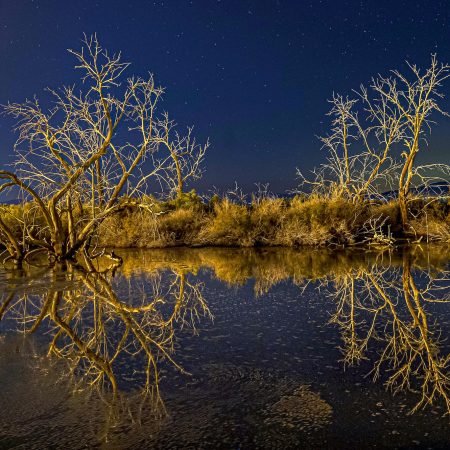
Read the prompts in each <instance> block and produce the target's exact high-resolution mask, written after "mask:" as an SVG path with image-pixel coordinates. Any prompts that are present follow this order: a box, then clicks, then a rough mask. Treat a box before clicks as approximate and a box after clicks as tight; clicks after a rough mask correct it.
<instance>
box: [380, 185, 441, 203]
mask: <svg viewBox="0 0 450 450" xmlns="http://www.w3.org/2000/svg"><path fill="white" fill-rule="evenodd" d="M410 192H411V194H412V195H416V196H418V197H424V198H430V197H437V198H449V197H450V182H448V181H436V182H435V183H431V184H429V185H428V186H425V185H422V186H418V187H415V188H412V189H411V190H410ZM381 196H382V197H383V198H384V199H386V200H393V199H396V198H398V190H395V191H387V192H383V193H382V194H381Z"/></svg>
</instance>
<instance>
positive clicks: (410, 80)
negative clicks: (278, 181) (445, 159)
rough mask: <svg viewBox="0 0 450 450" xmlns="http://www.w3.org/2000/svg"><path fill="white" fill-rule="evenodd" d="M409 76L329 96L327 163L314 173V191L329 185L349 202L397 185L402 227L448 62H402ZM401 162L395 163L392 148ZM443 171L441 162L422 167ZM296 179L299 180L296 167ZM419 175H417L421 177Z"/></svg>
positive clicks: (397, 74)
mask: <svg viewBox="0 0 450 450" xmlns="http://www.w3.org/2000/svg"><path fill="white" fill-rule="evenodd" d="M408 67H409V69H410V72H411V73H410V76H407V75H403V74H401V73H400V72H399V71H393V72H392V74H391V76H388V77H382V76H378V77H376V78H373V79H372V82H371V83H370V86H369V87H368V88H366V87H364V86H361V87H360V89H359V90H358V91H354V93H355V94H356V97H355V98H353V99H349V98H344V97H343V96H341V95H334V96H333V98H332V100H331V101H330V102H331V104H332V108H331V110H330V112H329V113H328V115H329V116H331V118H332V122H331V124H332V129H331V133H330V134H329V135H328V136H325V137H322V138H320V139H321V142H322V143H323V147H324V148H325V149H326V150H327V152H328V158H327V162H326V163H325V164H323V165H322V166H320V168H319V169H318V170H317V171H315V175H316V179H315V180H314V181H313V182H312V184H313V186H315V188H316V189H320V188H322V189H323V188H327V189H330V187H332V188H334V190H336V191H337V193H338V195H344V196H346V197H348V198H350V199H352V200H353V201H361V200H362V199H364V198H366V197H367V196H376V195H377V194H378V193H379V189H380V187H381V188H384V189H386V188H388V187H391V188H392V187H393V185H394V183H395V184H397V186H398V189H399V194H398V197H399V198H398V199H399V204H400V210H401V217H402V223H403V227H404V229H405V230H406V229H407V227H408V207H407V203H408V196H409V194H410V190H411V186H412V181H413V178H414V177H415V176H416V175H418V174H419V170H418V168H417V167H415V159H416V156H417V154H418V152H419V150H420V149H421V148H422V147H424V146H425V145H426V144H427V141H426V138H427V134H429V132H430V131H431V126H432V124H433V121H432V118H431V115H432V113H433V112H438V113H441V114H445V115H446V113H445V112H444V111H442V110H441V108H440V106H439V100H440V99H441V98H442V93H441V92H440V91H439V88H440V87H441V86H442V84H443V82H444V81H445V80H446V79H447V78H448V77H449V76H450V66H449V65H448V64H439V63H438V61H437V59H436V57H435V56H432V58H431V65H430V67H429V68H428V69H427V70H425V71H421V70H420V69H418V68H417V66H415V65H411V64H408ZM397 149H398V150H403V151H402V152H401V157H402V161H399V162H397V161H396V157H395V154H396V150H397ZM430 168H431V169H434V170H442V169H443V170H444V172H445V171H446V172H447V173H448V167H447V166H445V165H442V164H436V165H433V167H430V166H428V169H430ZM298 174H299V175H300V178H301V180H302V181H305V178H304V177H303V176H302V174H301V172H299V171H298ZM423 179H424V178H422V181H423Z"/></svg>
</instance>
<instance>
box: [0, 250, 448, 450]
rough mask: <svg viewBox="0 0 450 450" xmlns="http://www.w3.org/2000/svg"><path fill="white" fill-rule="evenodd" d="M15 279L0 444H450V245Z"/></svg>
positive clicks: (4, 275) (229, 254) (6, 286)
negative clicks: (448, 246)
mask: <svg viewBox="0 0 450 450" xmlns="http://www.w3.org/2000/svg"><path fill="white" fill-rule="evenodd" d="M120 254H121V256H122V257H123V260H124V261H123V265H122V266H121V267H119V268H117V267H114V265H113V264H112V262H111V261H109V260H108V259H107V258H100V259H99V260H98V261H96V262H95V263H94V265H92V266H89V265H80V266H75V265H72V266H69V267H67V268H66V269H65V270H56V269H54V270H49V269H48V268H46V267H35V266H29V267H25V268H24V269H23V270H21V271H17V270H16V271H14V270H8V269H1V270H0V286H1V297H0V299H1V303H0V305H1V306H0V318H1V321H0V383H1V388H2V393H1V395H0V447H1V448H39V449H40V448H61V449H62V448H64V449H67V448H96V447H98V448H114V449H117V448H136V449H138V448H161V449H162V448H164V449H166V448H242V449H246V448H280V449H281V448H300V447H302V448H448V443H449V442H450V421H449V416H448V412H449V411H450V399H449V395H450V378H449V376H450V369H449V367H448V366H449V359H450V356H449V355H450V345H449V341H448V337H449V335H450V288H449V286H450V285H449V272H448V269H449V265H448V262H449V256H450V250H449V249H448V248H446V247H443V246H440V247H430V246H428V247H427V246H415V247H412V248H409V249H406V248H403V249H397V250H395V251H394V250H373V249H372V250H366V251H362V250H358V251H330V250H303V249H302V250H294V249H209V248H206V249H169V250H147V251H135V250H133V251H131V250H129V251H122V252H121V253H120Z"/></svg>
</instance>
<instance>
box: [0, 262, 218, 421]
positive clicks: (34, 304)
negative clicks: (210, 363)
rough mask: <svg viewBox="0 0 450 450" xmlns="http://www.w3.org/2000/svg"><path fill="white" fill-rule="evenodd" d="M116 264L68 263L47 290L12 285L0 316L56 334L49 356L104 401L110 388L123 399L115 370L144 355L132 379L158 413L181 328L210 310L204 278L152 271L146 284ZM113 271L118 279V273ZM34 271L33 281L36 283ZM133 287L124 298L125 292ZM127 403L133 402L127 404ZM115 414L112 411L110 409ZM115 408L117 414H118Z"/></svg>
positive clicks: (30, 328) (115, 400)
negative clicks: (163, 370)
mask: <svg viewBox="0 0 450 450" xmlns="http://www.w3.org/2000/svg"><path fill="white" fill-rule="evenodd" d="M115 270H116V267H111V268H107V269H103V270H102V271H98V270H94V268H93V267H92V266H91V265H90V264H89V263H88V264H87V267H83V266H77V265H68V266H67V268H66V270H65V271H64V272H59V273H58V272H51V273H50V274H48V275H49V277H50V278H49V280H48V281H49V284H48V287H47V288H45V289H42V287H41V288H38V289H37V291H35V289H26V290H24V289H23V287H22V289H20V290H19V292H18V291H17V285H15V284H13V285H12V284H9V285H8V288H9V290H10V292H7V293H6V294H5V295H4V296H3V299H2V304H1V309H0V318H1V317H3V316H6V315H7V314H8V315H9V319H10V321H14V322H15V323H16V324H17V326H18V329H19V330H21V331H22V332H24V333H25V334H27V335H30V334H33V333H35V332H36V331H37V330H38V329H43V332H45V334H46V335H47V336H49V337H50V340H49V344H48V354H49V355H54V356H56V357H58V358H61V359H62V360H63V361H64V362H65V363H66V370H67V371H68V372H69V373H70V374H72V375H73V377H72V379H73V382H74V383H75V385H74V390H78V389H81V388H90V389H95V390H96V392H97V394H99V395H100V396H101V397H102V398H103V400H106V397H105V396H104V393H105V390H106V392H107V393H111V394H112V395H107V397H108V398H110V400H111V406H114V407H117V405H119V404H120V403H121V402H122V401H123V397H122V398H121V399H118V398H117V397H118V395H119V394H120V389H119V388H120V380H118V379H117V375H116V370H115V369H116V367H117V366H120V365H121V364H124V363H126V360H127V359H133V358H139V357H140V356H141V355H142V356H143V362H144V364H143V367H142V369H139V370H134V371H133V374H128V378H127V380H128V381H131V380H133V381H137V382H141V386H140V389H139V398H137V396H134V397H132V400H133V402H136V401H137V400H139V401H140V402H141V404H142V405H143V404H145V405H146V407H147V408H148V407H151V409H152V411H153V412H154V413H156V414H157V415H159V414H161V413H162V412H164V411H163V402H162V399H161V396H160V392H159V367H158V365H159V363H160V361H161V360H165V361H168V362H169V363H170V364H172V365H173V366H174V367H176V368H177V369H178V370H179V371H180V372H182V373H184V372H185V371H184V369H183V368H182V367H181V366H180V365H179V364H177V362H176V361H175V359H174V357H173V356H172V355H173V353H174V341H175V333H176V329H177V328H178V329H180V328H183V327H191V328H192V329H194V330H195V323H196V321H197V320H198V319H199V318H200V317H202V316H209V317H211V314H210V312H209V309H208V307H207V305H206V302H205V300H204V298H203V295H202V283H200V282H196V281H194V282H192V281H190V279H189V277H188V276H187V273H186V271H185V270H182V269H179V270H178V271H173V272H171V273H169V274H167V273H166V275H167V276H166V285H165V286H163V285H162V282H161V274H159V273H158V272H153V273H150V274H149V276H148V277H146V288H145V290H144V289H139V286H137V285H134V286H132V285H131V284H130V280H129V279H127V278H126V277H124V276H123V275H115ZM114 275H115V276H114ZM35 279H36V278H35V276H33V275H31V282H33V281H34V280H35ZM124 287H126V288H127V290H128V293H127V295H126V296H125V297H124V298H125V299H121V298H120V295H119V292H120V291H123V289H124ZM127 408H128V405H127ZM111 411H113V410H111ZM116 412H117V411H116Z"/></svg>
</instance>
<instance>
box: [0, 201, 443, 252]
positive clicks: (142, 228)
mask: <svg viewBox="0 0 450 450" xmlns="http://www.w3.org/2000/svg"><path fill="white" fill-rule="evenodd" d="M148 205H152V206H151V208H146V209H142V208H135V209H132V208H128V209H126V210H124V211H121V212H119V213H117V214H116V215H114V216H112V217H109V218H107V219H106V220H105V221H104V222H103V223H102V225H101V227H100V230H99V242H98V243H99V245H101V246H112V247H122V248H125V247H139V248H150V247H160V248H163V247H173V246H180V245H187V246H208V245H213V246H225V247H254V246H288V247H292V246H315V247H323V246H338V247H343V246H351V245H355V244H358V243H362V242H366V243H367V240H368V239H369V241H370V239H371V237H370V236H371V233H373V234H374V235H375V234H376V235H377V236H378V237H379V236H380V234H381V235H387V234H392V235H393V237H394V238H399V237H402V228H401V220H400V212H399V207H398V204H397V203H396V202H395V201H391V202H388V203H376V202H366V203H363V204H354V203H352V202H351V201H348V200H346V199H344V198H342V197H339V196H331V197H321V196H318V195H311V196H309V197H306V196H305V197H300V196H297V197H294V198H292V199H281V198H272V197H263V198H253V201H252V203H251V204H244V203H237V202H233V201H232V200H231V199H229V198H223V199H219V198H214V201H211V202H209V203H204V202H202V201H201V200H200V198H199V197H198V196H197V195H196V194H195V193H189V194H186V196H185V197H184V198H182V199H179V200H176V201H175V200H174V201H169V202H157V201H156V200H154V199H151V201H149V202H148ZM30 211H31V207H30V204H26V205H24V206H17V205H12V206H7V205H4V206H1V210H0V212H1V215H2V219H3V220H4V221H6V222H7V223H8V224H10V225H11V227H12V228H13V230H14V232H16V233H18V234H19V233H21V220H23V219H24V218H25V217H26V216H27V215H30V214H31V213H30ZM411 216H412V218H413V219H412V220H411V230H412V234H411V236H412V238H413V239H422V240H424V241H425V240H428V241H445V242H450V207H449V205H448V204H446V203H443V202H439V201H434V202H429V203H425V202H424V201H423V200H422V201H415V202H413V203H411ZM34 220H36V218H35V219H34Z"/></svg>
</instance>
